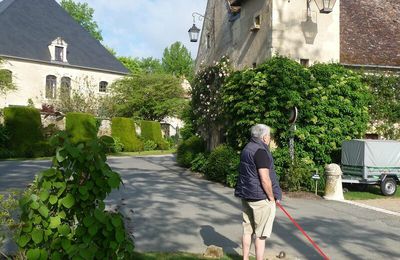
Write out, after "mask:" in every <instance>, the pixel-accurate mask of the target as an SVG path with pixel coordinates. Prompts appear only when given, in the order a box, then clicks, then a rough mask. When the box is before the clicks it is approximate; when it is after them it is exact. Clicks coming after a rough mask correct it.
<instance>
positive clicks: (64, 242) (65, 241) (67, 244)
mask: <svg viewBox="0 0 400 260" xmlns="http://www.w3.org/2000/svg"><path fill="white" fill-rule="evenodd" d="M61 246H62V248H63V249H64V250H65V251H67V252H68V250H69V249H70V248H71V241H69V240H68V239H63V240H62V241H61Z"/></svg>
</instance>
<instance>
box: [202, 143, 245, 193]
mask: <svg viewBox="0 0 400 260" xmlns="http://www.w3.org/2000/svg"><path fill="white" fill-rule="evenodd" d="M239 162H240V158H239V155H238V153H237V152H236V151H235V150H234V149H233V148H232V147H229V146H227V145H220V146H217V147H216V148H215V149H214V150H213V151H212V152H211V153H210V155H209V156H208V160H207V167H206V171H205V174H206V176H207V177H208V178H209V179H211V180H214V181H218V182H221V183H225V184H228V185H229V186H230V187H234V186H235V185H236V181H237V177H238V174H239Z"/></svg>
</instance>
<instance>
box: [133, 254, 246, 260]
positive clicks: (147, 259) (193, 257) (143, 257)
mask: <svg viewBox="0 0 400 260" xmlns="http://www.w3.org/2000/svg"><path fill="white" fill-rule="evenodd" d="M132 259H135V260H205V259H210V258H205V257H203V256H202V255H199V254H190V253H183V252H171V253H159V252H157V253H138V252H134V253H133V258H132ZM213 259H219V260H240V259H242V257H241V256H239V255H225V256H224V257H222V258H213ZM250 259H254V258H250Z"/></svg>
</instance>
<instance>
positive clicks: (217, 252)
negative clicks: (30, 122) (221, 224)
mask: <svg viewBox="0 0 400 260" xmlns="http://www.w3.org/2000/svg"><path fill="white" fill-rule="evenodd" d="M203 256H204V257H208V258H221V257H223V256H224V250H223V249H222V247H219V246H214V245H211V246H208V247H207V249H206V252H205V253H204V254H203Z"/></svg>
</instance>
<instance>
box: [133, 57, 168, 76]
mask: <svg viewBox="0 0 400 260" xmlns="http://www.w3.org/2000/svg"><path fill="white" fill-rule="evenodd" d="M139 67H140V69H141V70H142V72H144V73H147V74H152V73H156V74H163V73H165V71H164V68H163V67H162V65H161V62H160V60H159V59H156V58H153V57H148V58H142V59H141V60H140V63H139Z"/></svg>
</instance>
